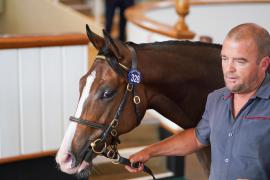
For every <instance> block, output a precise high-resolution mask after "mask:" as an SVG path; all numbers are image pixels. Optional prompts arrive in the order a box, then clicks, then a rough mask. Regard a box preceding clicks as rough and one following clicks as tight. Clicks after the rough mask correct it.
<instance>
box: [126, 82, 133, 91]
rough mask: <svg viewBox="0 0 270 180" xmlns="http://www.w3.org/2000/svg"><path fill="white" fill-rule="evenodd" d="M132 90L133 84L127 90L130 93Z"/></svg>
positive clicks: (128, 85)
mask: <svg viewBox="0 0 270 180" xmlns="http://www.w3.org/2000/svg"><path fill="white" fill-rule="evenodd" d="M132 89H133V85H131V84H129V83H128V84H127V90H128V91H129V92H131V91H132Z"/></svg>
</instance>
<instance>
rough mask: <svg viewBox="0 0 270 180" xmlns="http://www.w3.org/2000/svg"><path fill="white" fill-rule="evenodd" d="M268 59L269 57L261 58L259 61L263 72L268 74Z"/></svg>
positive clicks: (269, 59)
mask: <svg viewBox="0 0 270 180" xmlns="http://www.w3.org/2000/svg"><path fill="white" fill-rule="evenodd" d="M269 65H270V57H269V56H265V57H263V58H262V60H261V66H262V68H263V69H264V70H265V71H268V72H270V67H269Z"/></svg>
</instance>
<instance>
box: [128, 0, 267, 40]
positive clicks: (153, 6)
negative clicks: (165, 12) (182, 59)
mask: <svg viewBox="0 0 270 180" xmlns="http://www.w3.org/2000/svg"><path fill="white" fill-rule="evenodd" d="M239 3H270V0H189V1H188V0H167V1H166V0H165V1H158V2H147V3H141V4H137V5H135V6H133V7H131V8H129V9H128V10H127V11H126V13H125V14H126V17H127V19H128V20H129V21H130V22H132V23H134V24H136V25H137V26H139V27H142V28H144V29H146V30H149V31H151V32H155V33H158V34H162V35H165V36H169V37H172V38H176V39H192V38H193V37H194V35H195V34H194V33H193V32H192V31H190V30H189V29H188V26H187V25H186V22H185V16H186V15H188V12H189V6H198V5H213V4H239ZM177 4H178V5H177ZM179 4H180V5H179ZM176 5H177V6H176ZM169 7H175V8H176V11H177V13H178V14H179V16H180V17H179V22H178V23H177V24H175V25H174V26H172V25H168V24H164V23H160V22H158V21H157V20H153V19H150V18H149V17H147V15H146V13H147V12H150V11H154V10H158V9H163V8H169ZM181 12H182V13H181Z"/></svg>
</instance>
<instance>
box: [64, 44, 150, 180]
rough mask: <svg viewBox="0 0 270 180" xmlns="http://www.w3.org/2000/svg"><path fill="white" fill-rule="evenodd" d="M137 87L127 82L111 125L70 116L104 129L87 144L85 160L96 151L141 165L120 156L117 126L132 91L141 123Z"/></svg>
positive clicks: (114, 159) (116, 161) (117, 160)
mask: <svg viewBox="0 0 270 180" xmlns="http://www.w3.org/2000/svg"><path fill="white" fill-rule="evenodd" d="M128 48H129V49H130V51H131V60H132V65H131V69H137V57H136V52H135V50H134V48H133V47H131V46H128ZM96 58H100V59H104V60H107V58H108V57H107V58H106V57H105V56H104V55H97V56H96ZM109 58H114V57H109ZM118 65H119V66H120V67H121V68H122V69H124V70H125V71H127V72H129V71H130V69H129V68H128V67H126V66H125V65H123V64H122V63H119V62H118ZM116 72H118V71H116ZM120 75H121V73H120ZM135 88H136V85H135V84H131V83H130V82H128V83H127V87H126V91H125V94H124V96H123V98H122V100H121V103H120V105H119V107H118V109H117V111H116V113H115V115H114V118H113V120H112V121H111V123H110V125H104V124H100V123H96V122H91V121H89V120H84V119H81V118H76V117H73V116H71V117H70V119H69V120H70V121H72V122H76V123H78V124H81V125H85V126H87V127H90V128H96V129H102V130H103V133H102V134H101V136H100V137H99V138H97V139H96V140H94V141H93V142H89V143H90V144H89V143H88V146H87V147H88V148H87V150H86V152H85V156H84V158H83V159H84V160H86V161H90V160H91V157H92V153H93V152H94V153H95V154H96V155H103V156H105V157H107V158H109V159H111V160H112V162H113V163H114V164H119V163H120V164H124V165H128V166H130V167H133V168H138V167H139V165H140V164H139V163H135V164H131V162H130V161H129V159H127V158H124V157H122V156H120V155H119V153H118V150H117V144H119V143H120V141H119V138H118V132H117V130H116V128H117V126H118V125H119V119H120V115H121V113H122V112H123V109H124V107H125V104H126V102H127V98H128V94H129V92H131V93H132V95H133V102H134V105H135V112H136V117H137V126H138V125H139V124H140V121H141V117H140V115H139V108H138V104H139V103H140V101H141V100H140V97H139V96H137V95H136V92H135ZM109 135H111V137H112V143H111V144H110V145H107V143H106V141H107V140H108V136H109ZM144 171H145V172H146V173H148V174H150V175H151V176H152V177H153V179H155V177H154V175H153V173H152V171H151V169H149V168H148V167H147V166H144Z"/></svg>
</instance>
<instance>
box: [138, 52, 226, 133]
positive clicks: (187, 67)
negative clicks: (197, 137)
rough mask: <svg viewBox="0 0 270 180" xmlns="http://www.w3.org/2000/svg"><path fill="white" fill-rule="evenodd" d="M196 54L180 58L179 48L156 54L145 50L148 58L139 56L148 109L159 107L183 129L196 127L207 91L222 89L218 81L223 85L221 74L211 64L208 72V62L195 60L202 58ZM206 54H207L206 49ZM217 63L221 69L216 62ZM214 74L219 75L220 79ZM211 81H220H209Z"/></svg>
mask: <svg viewBox="0 0 270 180" xmlns="http://www.w3.org/2000/svg"><path fill="white" fill-rule="evenodd" d="M182 51H183V50H182ZM183 54H186V53H183ZM193 54H194V53H193V52H190V53H188V56H187V54H186V55H184V56H182V57H181V50H179V51H178V50H177V49H175V50H174V51H173V50H170V52H168V51H167V50H161V51H157V52H155V53H153V51H152V52H151V51H149V52H147V51H146V52H144V57H145V58H143V57H142V55H141V58H139V59H138V65H139V69H140V70H141V71H142V74H143V84H144V86H145V87H146V94H147V98H148V104H149V107H148V108H152V109H155V110H157V111H158V112H160V113H161V114H163V115H164V116H165V117H167V118H169V119H171V120H172V121H174V122H175V123H177V124H179V125H180V126H182V127H184V128H185V127H193V126H194V125H195V124H196V123H197V121H198V120H199V118H200V116H201V113H202V111H203V107H204V103H205V100H206V97H207V94H208V93H209V92H211V91H212V90H214V89H217V88H219V86H218V84H222V83H220V82H221V81H222V80H220V75H221V74H217V72H216V71H215V70H214V71H213V68H212V69H211V68H210V67H209V68H208V69H207V70H210V72H206V69H205V68H207V67H206V63H205V62H199V61H200V60H202V61H203V60H204V59H203V58H201V59H196V58H199V57H196V56H194V55H193ZM202 54H203V53H202ZM205 54H206V55H205V56H208V55H207V52H205ZM139 57H140V55H139ZM211 58H212V59H213V57H211ZM215 58H218V57H215ZM208 65H210V64H208ZM194 66H197V67H195V68H194ZM215 66H216V69H219V67H218V65H217V64H215ZM203 69H204V70H203ZM219 70H220V69H219ZM220 72H221V70H220ZM202 74H207V75H202ZM211 76H216V77H215V78H216V79H218V80H215V78H213V77H211ZM211 78H212V79H211ZM209 80H210V81H211V80H213V81H216V82H217V83H213V84H211V83H208V82H207V81H209ZM218 81H219V82H218ZM205 86H206V87H205ZM191 109H192V110H191Z"/></svg>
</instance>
